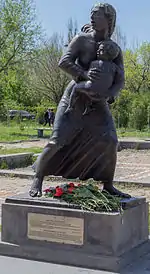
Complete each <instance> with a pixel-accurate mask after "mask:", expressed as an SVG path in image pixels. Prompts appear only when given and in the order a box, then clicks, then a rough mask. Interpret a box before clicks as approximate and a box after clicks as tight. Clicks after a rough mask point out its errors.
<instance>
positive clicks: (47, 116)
mask: <svg viewBox="0 0 150 274" xmlns="http://www.w3.org/2000/svg"><path fill="white" fill-rule="evenodd" d="M44 119H45V123H44V126H46V125H47V124H49V126H51V110H50V108H49V109H48V110H47V111H46V112H45V114H44Z"/></svg>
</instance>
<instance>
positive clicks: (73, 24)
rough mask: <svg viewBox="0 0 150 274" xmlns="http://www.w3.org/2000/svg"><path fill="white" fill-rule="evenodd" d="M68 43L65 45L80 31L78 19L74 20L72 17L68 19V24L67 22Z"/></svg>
mask: <svg viewBox="0 0 150 274" xmlns="http://www.w3.org/2000/svg"><path fill="white" fill-rule="evenodd" d="M67 30H68V33H67V43H66V44H65V47H67V46H68V44H69V43H70V42H71V40H72V39H73V37H74V36H76V34H77V32H78V25H77V21H76V20H75V21H73V19H72V18H70V19H69V20H68V24H67Z"/></svg>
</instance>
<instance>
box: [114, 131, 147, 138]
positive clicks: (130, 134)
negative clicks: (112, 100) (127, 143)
mask: <svg viewBox="0 0 150 274" xmlns="http://www.w3.org/2000/svg"><path fill="white" fill-rule="evenodd" d="M117 135H118V137H119V138H120V137H136V138H141V139H143V138H144V139H145V138H150V131H148V130H143V131H140V130H132V129H123V128H120V129H117Z"/></svg>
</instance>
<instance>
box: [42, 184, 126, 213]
mask: <svg viewBox="0 0 150 274" xmlns="http://www.w3.org/2000/svg"><path fill="white" fill-rule="evenodd" d="M44 195H45V197H51V198H55V199H60V200H63V201H65V202H67V203H68V204H74V205H78V206H79V207H80V208H81V209H83V210H88V211H98V212H118V211H119V212H121V211H122V208H121V203H120V200H121V199H120V198H119V197H115V196H112V195H110V194H109V193H108V192H106V191H102V190H101V189H100V188H99V187H98V186H97V185H94V184H92V183H89V184H77V185H75V184H74V183H68V184H64V185H61V186H57V187H50V188H48V189H45V190H44Z"/></svg>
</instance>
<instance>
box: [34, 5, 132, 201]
mask: <svg viewBox="0 0 150 274" xmlns="http://www.w3.org/2000/svg"><path fill="white" fill-rule="evenodd" d="M115 23H116V11H115V9H114V8H113V7H112V6H111V5H110V4H106V3H105V4H97V5H95V6H94V7H93V9H92V10H91V24H89V25H85V26H84V27H83V28H82V32H81V33H80V34H78V35H77V36H76V37H75V38H74V39H73V40H72V41H71V43H70V44H69V46H68V48H67V51H66V52H65V54H64V55H63V56H62V58H61V60H60V62H59V67H60V68H61V69H63V70H64V71H65V72H67V73H69V74H70V75H71V76H72V78H73V80H72V81H71V82H70V83H69V85H68V86H67V88H66V90H65V91H64V94H63V96H62V99H61V101H60V103H59V105H58V109H57V113H56V116H55V122H54V127H53V132H52V135H51V138H50V141H49V143H48V144H47V145H46V147H45V148H44V150H43V152H42V153H41V155H40V157H39V158H38V159H37V161H36V164H35V171H36V173H35V176H34V181H33V183H32V186H31V189H30V192H29V193H30V195H31V196H32V197H36V196H41V195H42V182H43V178H44V176H47V175H55V176H62V177H63V178H67V179H75V178H79V179H80V180H82V181H84V180H87V179H89V178H93V179H94V180H96V181H100V182H102V183H103V189H104V190H106V191H108V192H109V193H110V194H112V195H118V196H120V197H124V198H128V197H129V195H128V194H125V193H122V192H120V191H119V190H117V189H116V188H114V186H113V177H114V172H115V166H116V154H117V143H118V140H117V135H116V130H115V126H114V122H113V119H112V115H111V113H110V110H109V106H108V102H107V100H108V98H112V97H115V96H117V94H118V93H119V91H120V90H121V89H122V88H123V86H124V67H123V58H122V52H121V49H120V52H119V55H118V56H117V58H116V59H115V60H114V62H115V64H116V65H117V66H118V67H119V68H120V69H119V71H120V73H119V74H117V75H116V77H115V79H114V82H113V85H112V87H111V88H110V89H109V90H108V92H107V94H106V92H105V93H103V91H101V96H102V98H103V100H101V101H99V102H96V103H93V109H92V111H90V112H89V113H88V115H82V114H83V112H84V110H85V107H86V104H87V101H86V100H87V99H86V96H84V94H83V95H80V96H79V98H78V100H77V102H76V105H75V107H74V109H73V111H72V112H70V113H69V114H67V113H65V111H66V109H67V107H68V104H69V98H70V94H71V92H72V89H73V87H74V85H75V84H76V82H80V81H85V80H88V79H89V78H90V79H92V80H93V79H97V78H98V76H99V73H98V70H97V69H96V68H93V69H92V70H90V75H88V76H87V73H86V71H87V70H88V68H89V66H90V63H91V62H92V61H93V60H96V53H97V48H98V45H99V43H100V42H101V41H103V40H110V37H111V35H112V33H113V31H114V28H115ZM88 77H89V78H88Z"/></svg>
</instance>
